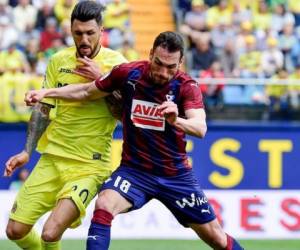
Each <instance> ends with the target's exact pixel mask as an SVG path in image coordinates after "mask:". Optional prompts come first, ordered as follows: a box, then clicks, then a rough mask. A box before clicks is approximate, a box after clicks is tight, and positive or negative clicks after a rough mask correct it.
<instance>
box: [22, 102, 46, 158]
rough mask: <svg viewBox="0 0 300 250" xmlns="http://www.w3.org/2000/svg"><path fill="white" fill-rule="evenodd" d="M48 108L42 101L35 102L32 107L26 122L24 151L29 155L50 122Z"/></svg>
mask: <svg viewBox="0 0 300 250" xmlns="http://www.w3.org/2000/svg"><path fill="white" fill-rule="evenodd" d="M50 109H51V107H50V106H48V105H46V104H42V103H37V104H36V105H35V106H34V108H33V111H32V114H31V117H30V120H29V123H28V129H27V139H26V144H25V151H26V152H27V153H28V154H29V155H31V154H32V152H33V150H34V149H35V148H36V146H37V143H38V141H39V139H40V137H41V135H42V134H43V133H44V131H45V130H46V128H47V126H48V124H49V122H50V119H49V112H50Z"/></svg>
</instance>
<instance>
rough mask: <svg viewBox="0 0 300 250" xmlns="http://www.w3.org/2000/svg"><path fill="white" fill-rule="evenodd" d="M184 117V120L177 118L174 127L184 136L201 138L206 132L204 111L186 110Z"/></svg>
mask: <svg viewBox="0 0 300 250" xmlns="http://www.w3.org/2000/svg"><path fill="white" fill-rule="evenodd" d="M185 116H186V119H184V118H181V117H177V119H176V121H175V123H174V126H175V127H176V128H179V129H181V130H183V131H184V132H185V133H186V134H189V135H193V136H197V137H200V138H203V137H204V136H205V134H206V131H207V125H206V114H205V111H204V109H202V108H201V109H188V110H186V111H185Z"/></svg>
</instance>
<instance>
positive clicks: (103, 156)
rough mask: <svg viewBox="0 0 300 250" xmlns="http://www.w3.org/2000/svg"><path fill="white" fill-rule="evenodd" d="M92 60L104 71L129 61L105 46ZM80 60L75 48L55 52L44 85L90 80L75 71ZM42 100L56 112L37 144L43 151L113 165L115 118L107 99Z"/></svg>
mask: <svg viewBox="0 0 300 250" xmlns="http://www.w3.org/2000/svg"><path fill="white" fill-rule="evenodd" d="M93 60H94V61H95V62H96V63H98V65H99V68H100V69H101V73H102V74H105V73H107V72H109V71H110V70H111V69H112V67H114V66H115V65H118V64H121V63H123V62H126V59H125V58H124V57H123V56H122V55H121V54H120V53H119V52H116V51H113V50H110V49H108V48H104V47H101V49H100V51H99V53H98V55H97V56H96V57H94V58H93ZM77 63H78V62H77V61H76V48H75V47H70V48H66V49H63V50H61V51H59V52H58V53H56V54H55V55H53V56H52V58H51V59H50V61H49V64H48V66H47V70H46V75H45V79H44V88H57V87H62V86H65V85H68V84H77V83H85V82H90V80H89V79H85V78H83V77H81V76H79V75H76V74H74V73H72V70H73V69H75V67H76V64H77ZM43 102H45V103H48V104H51V105H53V106H55V112H56V114H55V118H54V119H53V120H52V121H51V123H50V124H49V126H48V127H47V129H46V131H45V132H44V134H43V135H42V137H41V139H40V141H39V143H38V147H37V150H38V151H39V152H40V153H47V154H52V155H56V156H61V157H65V158H69V159H75V160H79V161H83V162H94V163H96V164H100V165H101V166H103V167H108V168H110V167H111V166H110V153H111V142H112V134H113V131H114V129H115V126H116V120H115V118H113V116H112V115H111V113H110V112H109V110H108V107H107V105H106V103H105V100H104V98H101V99H98V100H94V101H81V102H80V101H76V102H75V101H65V100H55V99H47V98H45V99H44V100H43Z"/></svg>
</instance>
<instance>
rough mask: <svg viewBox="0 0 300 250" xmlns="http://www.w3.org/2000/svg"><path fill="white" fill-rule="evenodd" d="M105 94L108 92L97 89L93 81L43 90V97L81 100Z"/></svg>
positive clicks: (96, 97)
mask: <svg viewBox="0 0 300 250" xmlns="http://www.w3.org/2000/svg"><path fill="white" fill-rule="evenodd" d="M106 95H108V93H105V92H101V91H100V90H98V88H97V87H96V85H95V82H90V83H82V84H70V85H67V86H64V87H61V88H54V89H47V90H45V95H44V97H48V98H55V99H64V100H74V101H83V100H93V99H98V98H101V97H103V96H106Z"/></svg>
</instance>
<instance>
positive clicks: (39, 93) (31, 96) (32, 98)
mask: <svg viewBox="0 0 300 250" xmlns="http://www.w3.org/2000/svg"><path fill="white" fill-rule="evenodd" d="M45 94H46V90H45V89H41V90H30V91H28V92H27V93H26V94H25V98H24V101H25V103H26V105H27V106H34V105H35V104H36V103H37V102H39V101H41V100H42V99H43V98H44V97H45Z"/></svg>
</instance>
